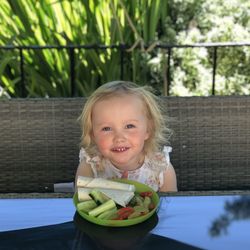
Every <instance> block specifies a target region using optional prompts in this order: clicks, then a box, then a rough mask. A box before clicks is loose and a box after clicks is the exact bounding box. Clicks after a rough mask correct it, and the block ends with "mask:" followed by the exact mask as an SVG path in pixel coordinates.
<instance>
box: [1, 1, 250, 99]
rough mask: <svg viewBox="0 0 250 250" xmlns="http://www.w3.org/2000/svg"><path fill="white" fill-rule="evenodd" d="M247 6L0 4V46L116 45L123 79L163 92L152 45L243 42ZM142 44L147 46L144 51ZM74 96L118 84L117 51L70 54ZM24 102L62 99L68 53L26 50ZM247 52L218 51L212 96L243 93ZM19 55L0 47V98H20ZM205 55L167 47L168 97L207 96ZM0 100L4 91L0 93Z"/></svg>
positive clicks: (67, 90) (160, 56) (157, 52)
mask: <svg viewBox="0 0 250 250" xmlns="http://www.w3.org/2000/svg"><path fill="white" fill-rule="evenodd" d="M249 10H250V6H249V1H247V0H240V1H236V0H232V1H222V0H215V1H213V2H210V1H208V0H187V1H182V0H139V1H131V0H110V1H108V0H104V1H98V0H57V1H55V0H44V1H37V0H3V1H1V6H0V28H1V29H0V45H1V46H6V45H7V46H11V45H16V46H37V45H40V46H46V45H53V46H54V45H60V46H70V45H89V44H92V45H95V44H99V45H111V44H114V45H117V46H120V45H121V46H122V45H123V44H127V45H129V46H130V48H129V49H128V50H124V62H125V64H124V68H123V73H124V79H126V80H132V81H135V82H137V83H139V84H142V85H145V84H150V85H152V86H153V87H154V88H155V89H156V91H157V93H158V94H164V93H166V84H165V85H164V83H166V63H167V57H166V50H163V49H157V48H156V47H155V45H156V44H166V43H167V44H192V43H203V42H239V41H241V42H242V41H249V38H250V35H249V27H250V25H249ZM145 45H146V47H144V46H145ZM74 52H75V54H74V55H75V56H74V61H75V68H74V72H75V82H76V92H75V95H77V96H86V95H89V94H90V93H91V92H92V91H93V90H94V89H95V88H96V87H98V86H99V85H101V84H103V83H104V82H107V81H111V80H116V79H120V77H121V67H120V56H121V54H120V51H119V50H118V49H117V48H110V49H107V50H104V49H100V48H97V47H96V49H88V48H78V49H76V50H75V51H74ZM22 53H23V57H24V72H25V75H24V79H25V87H26V92H27V95H28V96H30V97H37V96H41V97H45V96H69V95H70V94H71V85H70V60H69V59H70V57H69V55H70V53H71V52H70V49H67V48H62V49H55V48H54V49H25V50H23V52H22ZM249 54H250V52H249V47H237V48H223V49H218V67H217V75H216V93H217V94H234V93H237V94H248V93H249V91H250V90H249V73H248V72H249V65H250V63H249V60H250V59H249V58H250V55H249ZM20 58H21V57H20V50H19V49H15V50H10V49H8V50H7V49H6V48H5V49H3V48H1V49H0V96H1V90H2V93H5V94H6V95H9V96H20V95H21V88H20V84H21V70H20ZM211 59H212V50H210V49H204V48H190V49H173V53H172V60H171V71H170V72H171V86H170V87H171V88H170V93H171V94H172V95H209V94H211ZM2 95H3V94H2Z"/></svg>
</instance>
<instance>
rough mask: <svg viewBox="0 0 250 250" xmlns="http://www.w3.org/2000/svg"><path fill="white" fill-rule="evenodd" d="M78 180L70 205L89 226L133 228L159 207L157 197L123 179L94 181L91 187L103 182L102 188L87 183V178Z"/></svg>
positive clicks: (153, 193)
mask: <svg viewBox="0 0 250 250" xmlns="http://www.w3.org/2000/svg"><path fill="white" fill-rule="evenodd" d="M82 178H84V179H81V177H80V180H79V179H78V180H77V187H78V188H77V191H76V192H75V194H74V197H73V202H74V205H75V207H76V210H77V212H78V213H79V215H80V216H81V217H82V218H84V219H86V220H88V221H90V222H92V223H95V224H98V225H102V226H108V227H126V226H131V225H135V224H138V223H141V222H143V221H145V220H147V219H149V218H150V217H151V216H152V215H153V214H154V213H155V212H156V209H157V207H158V205H159V196H158V194H157V193H156V192H155V191H154V190H153V189H152V188H150V187H149V186H147V185H145V184H142V183H139V182H136V181H132V180H127V179H115V180H112V181H109V180H104V179H101V178H97V179H96V178H95V179H94V181H95V184H96V182H100V183H101V182H102V181H104V182H107V183H104V187H105V188H99V187H98V186H97V185H94V184H93V185H92V182H89V180H87V182H86V179H88V178H89V177H82ZM89 179H90V178H89ZM112 182H114V186H113V185H112V184H113V183H112ZM86 183H91V184H89V186H88V185H86ZM110 184H111V185H110ZM84 185H85V186H84ZM109 185H110V186H109ZM124 187H125V189H126V190H124V189H123V188H124ZM127 187H128V188H127ZM121 188H122V189H123V190H121Z"/></svg>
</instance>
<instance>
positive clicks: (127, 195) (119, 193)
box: [99, 188, 134, 207]
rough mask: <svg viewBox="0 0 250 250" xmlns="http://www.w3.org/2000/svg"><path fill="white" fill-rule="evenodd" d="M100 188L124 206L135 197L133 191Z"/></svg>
mask: <svg viewBox="0 0 250 250" xmlns="http://www.w3.org/2000/svg"><path fill="white" fill-rule="evenodd" d="M99 190H100V191H101V192H102V193H103V194H105V195H106V196H107V197H109V198H110V199H112V200H113V201H114V202H115V203H116V204H119V205H121V206H123V207H125V206H126V205H127V204H128V203H129V201H130V200H131V199H132V198H133V197H134V192H133V191H125V190H116V189H104V188H99Z"/></svg>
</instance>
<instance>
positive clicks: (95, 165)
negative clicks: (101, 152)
mask: <svg viewBox="0 0 250 250" xmlns="http://www.w3.org/2000/svg"><path fill="white" fill-rule="evenodd" d="M84 160H85V162H86V163H88V164H90V166H91V169H92V171H93V173H94V176H95V177H97V170H98V169H99V168H100V158H99V156H95V157H90V156H89V154H88V153H87V152H86V150H85V149H84V148H81V149H80V152H79V162H80V163H81V162H82V161H84Z"/></svg>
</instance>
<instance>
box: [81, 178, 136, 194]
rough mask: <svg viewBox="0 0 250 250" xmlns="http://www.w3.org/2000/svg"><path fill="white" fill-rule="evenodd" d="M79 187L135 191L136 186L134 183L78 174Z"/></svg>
mask: <svg viewBox="0 0 250 250" xmlns="http://www.w3.org/2000/svg"><path fill="white" fill-rule="evenodd" d="M77 187H88V188H106V189H116V190H126V191H132V192H133V191H135V186H134V185H132V184H127V183H121V182H116V181H111V180H107V179H103V178H91V177H86V176H78V178H77Z"/></svg>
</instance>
